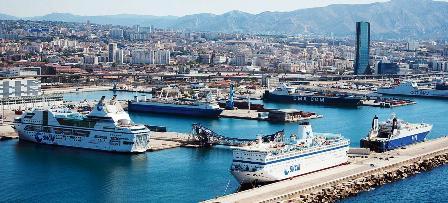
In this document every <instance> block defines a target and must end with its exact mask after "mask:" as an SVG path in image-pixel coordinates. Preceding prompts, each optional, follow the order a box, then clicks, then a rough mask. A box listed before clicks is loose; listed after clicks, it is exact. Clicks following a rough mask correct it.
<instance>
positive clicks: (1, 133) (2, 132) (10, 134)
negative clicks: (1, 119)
mask: <svg viewBox="0 0 448 203" xmlns="http://www.w3.org/2000/svg"><path fill="white" fill-rule="evenodd" d="M18 138H19V136H18V135H17V133H16V132H15V131H14V129H13V128H12V127H11V125H0V141H2V140H9V139H18Z"/></svg>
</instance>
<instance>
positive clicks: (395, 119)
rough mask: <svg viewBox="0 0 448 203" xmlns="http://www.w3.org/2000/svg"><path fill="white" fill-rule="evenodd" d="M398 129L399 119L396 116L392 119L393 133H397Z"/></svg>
mask: <svg viewBox="0 0 448 203" xmlns="http://www.w3.org/2000/svg"><path fill="white" fill-rule="evenodd" d="M397 130H398V119H397V118H396V117H394V119H392V134H396V132H397Z"/></svg>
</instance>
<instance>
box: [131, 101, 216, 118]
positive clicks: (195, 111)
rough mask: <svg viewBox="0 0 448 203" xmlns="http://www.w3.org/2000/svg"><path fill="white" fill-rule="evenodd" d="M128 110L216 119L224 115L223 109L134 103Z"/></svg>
mask: <svg viewBox="0 0 448 203" xmlns="http://www.w3.org/2000/svg"><path fill="white" fill-rule="evenodd" d="M128 110H129V111H133V112H150V113H165V114H175V115H183V116H193V117H210V118H216V117H219V115H220V114H221V113H222V111H223V110H222V109H203V108H194V107H188V106H169V105H154V104H149V103H143V102H139V103H133V102H130V103H129V104H128Z"/></svg>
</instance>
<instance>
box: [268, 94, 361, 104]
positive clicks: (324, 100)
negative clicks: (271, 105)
mask: <svg viewBox="0 0 448 203" xmlns="http://www.w3.org/2000/svg"><path fill="white" fill-rule="evenodd" d="M263 100H265V101H272V102H284V103H301V104H315V105H332V106H349V107H356V106H359V105H360V104H361V99H359V98H344V97H325V96H301V95H276V94H272V93H270V92H269V91H266V92H265V94H264V95H263Z"/></svg>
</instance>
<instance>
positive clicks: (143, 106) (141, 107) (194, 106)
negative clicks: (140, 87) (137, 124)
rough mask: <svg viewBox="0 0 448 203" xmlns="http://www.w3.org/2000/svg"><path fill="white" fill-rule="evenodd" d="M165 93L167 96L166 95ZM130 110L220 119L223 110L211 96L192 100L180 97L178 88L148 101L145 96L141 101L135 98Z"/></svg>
mask: <svg viewBox="0 0 448 203" xmlns="http://www.w3.org/2000/svg"><path fill="white" fill-rule="evenodd" d="M170 91H171V92H173V91H174V92H175V93H176V94H177V96H176V97H170V96H169V93H170ZM164 93H165V95H164ZM128 110H129V111H134V112H150V113H162V114H176V115H183V116H193V117H214V118H216V117H219V115H220V114H221V113H222V111H223V109H221V108H220V107H219V105H218V103H216V102H214V101H213V99H212V98H211V95H210V94H209V95H207V98H205V99H204V98H198V99H190V98H183V97H180V96H179V90H178V89H176V88H166V89H165V88H164V89H162V91H161V92H160V95H159V96H158V97H154V98H150V99H147V98H146V96H144V97H143V98H142V99H141V100H139V98H138V97H137V96H135V98H134V101H129V102H128Z"/></svg>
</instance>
